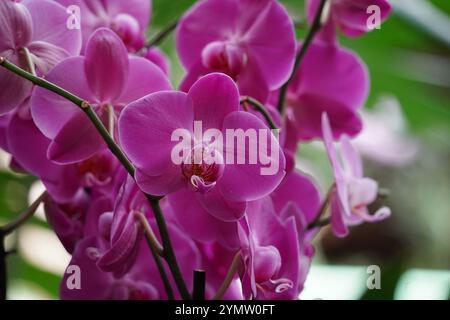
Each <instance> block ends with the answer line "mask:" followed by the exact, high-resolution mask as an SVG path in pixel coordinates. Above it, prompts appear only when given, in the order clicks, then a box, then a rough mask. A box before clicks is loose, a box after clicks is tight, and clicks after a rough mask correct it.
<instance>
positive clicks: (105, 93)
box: [84, 28, 129, 102]
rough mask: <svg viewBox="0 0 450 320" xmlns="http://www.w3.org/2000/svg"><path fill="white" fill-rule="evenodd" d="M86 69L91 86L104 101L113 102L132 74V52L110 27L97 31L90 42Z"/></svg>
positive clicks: (120, 93)
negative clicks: (129, 53)
mask: <svg viewBox="0 0 450 320" xmlns="http://www.w3.org/2000/svg"><path fill="white" fill-rule="evenodd" d="M85 56H86V60H85V66H84V67H85V72H86V75H87V80H88V83H89V87H90V88H91V89H92V91H93V92H94V93H95V95H96V96H97V97H98V99H99V100H100V102H112V101H114V100H116V99H117V98H118V97H120V96H121V95H122V92H123V90H124V88H125V85H126V82H127V77H128V67H129V65H128V64H129V62H128V52H127V49H126V47H125V45H124V44H123V42H122V40H121V39H120V38H119V37H118V36H117V35H116V34H115V33H114V32H113V31H111V30H110V29H107V28H100V29H98V30H97V31H95V32H94V34H93V35H92V36H91V38H90V39H89V41H88V43H87V45H86V55H85Z"/></svg>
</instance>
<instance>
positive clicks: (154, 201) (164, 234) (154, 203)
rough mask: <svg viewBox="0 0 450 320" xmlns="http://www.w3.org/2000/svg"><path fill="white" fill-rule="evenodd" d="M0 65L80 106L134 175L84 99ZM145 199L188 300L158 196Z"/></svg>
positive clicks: (9, 65)
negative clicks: (149, 205)
mask: <svg viewBox="0 0 450 320" xmlns="http://www.w3.org/2000/svg"><path fill="white" fill-rule="evenodd" d="M0 66H2V67H4V68H5V69H8V70H9V71H11V72H13V73H15V74H17V75H18V76H21V77H23V78H25V79H27V80H29V81H31V82H32V83H34V84H35V85H37V86H39V87H42V88H44V89H47V90H49V91H52V92H54V93H56V94H58V95H59V96H61V97H63V98H66V99H67V100H69V101H71V102H73V103H74V104H75V105H77V106H78V107H80V108H81V110H82V111H83V112H84V113H85V114H86V115H87V116H88V117H89V119H90V120H91V121H92V123H93V125H94V126H95V127H96V129H97V131H98V132H99V133H100V135H101V136H102V138H103V140H104V141H105V143H106V144H107V145H108V148H109V149H110V150H111V152H112V153H113V154H114V155H115V156H116V158H117V159H118V160H119V161H120V162H121V163H122V165H123V166H124V168H125V169H126V170H127V171H128V173H129V174H130V175H131V176H132V177H134V173H135V168H134V166H133V165H132V163H131V162H130V161H129V160H128V158H127V157H126V155H125V154H124V153H123V151H122V150H121V149H120V147H119V146H118V145H117V144H116V142H115V141H114V140H113V139H112V137H111V135H110V134H109V132H108V130H107V129H106V127H105V126H104V124H103V122H102V121H101V120H100V118H99V117H98V116H97V114H96V113H95V111H94V110H93V109H92V107H91V105H90V104H89V103H88V102H86V101H85V100H83V99H81V98H79V97H77V96H76V95H74V94H72V93H70V92H68V91H66V90H64V89H63V88H61V87H59V86H57V85H55V84H53V83H51V82H49V81H47V80H45V79H42V78H39V77H36V76H34V75H33V74H31V73H29V72H27V71H25V70H23V69H21V68H19V67H18V66H16V65H14V64H12V63H10V62H9V61H7V60H6V59H5V58H4V57H0ZM146 197H147V199H148V200H149V202H150V204H151V207H152V209H153V212H154V214H155V218H156V221H157V223H158V227H159V232H160V235H161V238H162V240H163V246H164V253H165V258H166V261H167V263H168V265H169V268H170V270H171V272H172V275H173V277H174V279H175V282H176V284H177V286H178V289H179V291H180V294H181V296H182V298H183V299H186V300H190V295H189V291H188V290H187V287H186V284H185V282H184V279H183V275H182V274H181V272H180V269H179V266H178V263H177V260H176V257H175V254H174V251H173V248H172V244H171V241H170V238H169V233H168V231H167V226H166V222H165V220H164V216H163V214H162V212H161V208H160V206H159V200H160V199H161V198H160V197H156V196H153V195H150V194H146Z"/></svg>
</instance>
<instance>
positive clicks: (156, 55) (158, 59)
mask: <svg viewBox="0 0 450 320" xmlns="http://www.w3.org/2000/svg"><path fill="white" fill-rule="evenodd" d="M144 58H145V59H148V60H150V61H151V62H153V63H154V64H156V65H157V66H158V67H160V68H161V70H162V71H163V72H164V73H165V74H166V75H167V76H170V60H169V57H167V55H166V54H165V53H164V52H163V51H162V50H161V49H159V48H156V47H152V48H149V49H147V51H146V52H145V54H144Z"/></svg>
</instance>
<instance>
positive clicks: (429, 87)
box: [0, 0, 450, 300]
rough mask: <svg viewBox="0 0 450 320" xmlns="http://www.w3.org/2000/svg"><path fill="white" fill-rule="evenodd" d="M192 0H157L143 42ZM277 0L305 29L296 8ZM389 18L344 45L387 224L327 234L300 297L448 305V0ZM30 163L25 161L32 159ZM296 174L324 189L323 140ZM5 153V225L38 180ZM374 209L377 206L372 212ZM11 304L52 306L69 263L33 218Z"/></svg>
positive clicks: (12, 276) (17, 258)
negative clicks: (375, 285)
mask: <svg viewBox="0 0 450 320" xmlns="http://www.w3.org/2000/svg"><path fill="white" fill-rule="evenodd" d="M194 2H195V1H193V0H172V1H167V0H153V18H152V23H151V26H150V28H149V36H152V35H154V34H156V33H157V32H158V31H159V30H161V29H162V28H163V27H164V26H166V25H168V24H170V23H171V22H173V21H174V20H176V19H177V17H179V16H180V15H181V14H182V13H183V12H184V11H185V10H186V9H187V8H189V7H190V6H191V5H192V3H194ZM281 2H283V3H284V4H285V5H286V7H287V8H288V10H289V11H290V13H291V15H292V17H293V19H294V21H295V22H296V26H297V31H298V36H299V37H301V36H303V35H304V33H305V30H306V23H305V16H304V10H303V8H304V5H303V1H299V0H286V1H281ZM390 2H391V3H392V4H393V6H394V12H393V14H392V16H391V17H390V19H389V20H388V21H387V22H386V23H384V24H383V25H382V27H381V30H375V31H374V32H372V33H370V34H368V35H366V36H364V37H360V38H356V39H346V38H341V39H340V42H341V45H342V46H345V47H348V48H350V49H352V50H354V51H356V52H357V53H358V54H359V55H360V56H361V58H362V59H363V60H364V61H365V62H366V64H367V65H368V68H369V70H370V75H371V81H372V88H371V94H370V97H369V99H368V101H367V106H366V110H365V111H364V114H363V117H364V119H365V124H366V127H365V130H364V132H363V134H362V135H361V136H360V137H359V138H358V139H357V140H356V141H355V143H356V144H357V146H358V148H359V150H360V152H361V153H362V154H363V156H364V158H365V167H366V168H365V169H366V175H367V176H370V177H373V178H374V179H376V180H377V181H379V183H380V186H381V187H383V188H385V189H387V190H389V195H388V197H387V198H386V199H383V200H382V202H383V203H384V204H386V205H388V206H389V207H391V209H392V211H393V216H392V218H391V219H389V220H388V221H385V222H383V223H378V224H373V225H370V224H366V225H363V226H360V227H357V228H354V229H352V232H351V234H350V236H349V237H348V238H345V239H337V238H335V237H334V236H333V235H332V234H331V232H329V230H327V229H324V230H323V231H322V233H321V235H320V237H319V238H318V239H317V241H316V247H317V256H316V259H315V261H314V265H313V267H312V270H311V274H310V277H309V278H308V281H307V283H306V289H305V291H304V292H303V293H302V295H301V298H303V299H445V300H447V299H450V105H449V102H450V1H448V0H408V1H406V0H391V1H390ZM161 47H162V49H163V50H164V51H165V52H166V53H167V54H168V55H169V57H170V60H171V62H172V78H173V79H172V80H173V82H174V84H175V85H177V84H178V83H179V82H180V80H181V78H182V76H183V70H182V68H181V66H180V65H179V63H178V62H177V56H176V52H175V49H174V39H173V36H171V37H169V38H167V39H166V40H165V42H164V43H163V44H162V46H161ZM30 156H32V155H30ZM298 157H299V169H302V170H303V171H305V172H307V173H311V174H312V175H314V177H315V178H316V179H317V180H318V183H319V185H320V186H321V188H322V191H324V190H327V188H328V186H329V185H330V183H331V173H330V168H329V164H328V162H327V158H326V156H325V154H324V151H323V148H322V147H321V145H320V143H319V144H317V143H311V144H308V145H303V146H302V147H301V148H300V152H299V155H298ZM8 164H9V157H8V155H7V154H4V153H1V151H0V224H1V225H3V224H5V223H6V222H8V221H10V220H11V219H13V218H14V217H15V216H17V215H18V214H20V212H22V211H23V210H24V209H25V208H27V207H28V204H29V203H31V202H32V201H33V200H34V199H35V198H37V197H38V196H39V194H40V193H41V191H42V186H41V185H40V184H39V183H38V182H36V181H35V179H34V178H33V177H29V176H23V175H17V174H14V173H12V172H11V171H10V170H9V169H8ZM379 205H380V203H377V204H375V207H377V206H379ZM7 248H9V249H13V250H16V251H17V252H16V253H14V254H12V255H11V256H9V257H8V271H9V274H8V276H9V288H8V289H9V291H8V297H9V298H10V299H57V297H58V287H59V281H60V279H61V275H62V273H63V272H64V269H65V267H66V265H67V263H68V261H69V260H70V257H69V256H68V255H67V253H65V251H64V249H63V248H62V246H61V245H60V244H59V241H58V239H57V238H56V236H55V235H54V234H53V233H52V231H51V230H50V229H49V228H48V226H47V224H46V222H45V218H44V215H43V213H42V211H41V212H39V213H38V214H37V215H36V217H35V218H33V220H31V221H30V222H29V223H28V224H27V225H25V226H24V227H22V228H21V229H20V230H19V231H18V232H16V233H15V234H14V235H12V236H11V237H9V238H7ZM372 265H376V266H379V267H380V270H381V289H380V290H368V289H367V285H366V282H367V279H368V277H369V276H370V274H368V273H367V272H368V271H367V268H368V267H369V266H372Z"/></svg>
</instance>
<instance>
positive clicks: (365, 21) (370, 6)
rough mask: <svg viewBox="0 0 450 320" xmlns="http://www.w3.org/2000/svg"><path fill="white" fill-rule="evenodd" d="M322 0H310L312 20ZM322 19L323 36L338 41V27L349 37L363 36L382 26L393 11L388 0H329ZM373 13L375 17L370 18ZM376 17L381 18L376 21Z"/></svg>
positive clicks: (309, 8) (309, 17)
mask: <svg viewBox="0 0 450 320" xmlns="http://www.w3.org/2000/svg"><path fill="white" fill-rule="evenodd" d="M319 3H320V0H308V1H307V2H306V10H307V13H308V20H310V21H312V20H313V19H314V17H315V15H316V13H317V10H318V8H319ZM326 6H327V8H326V10H325V11H324V15H323V18H322V21H324V24H325V25H324V27H323V28H322V31H321V32H320V33H321V38H322V39H325V40H327V41H331V42H335V41H336V29H337V28H339V29H340V30H341V31H342V33H343V34H344V35H346V36H348V37H357V36H361V35H363V34H365V33H367V32H370V31H372V30H373V28H374V27H377V28H378V27H380V24H381V23H382V22H384V21H385V20H386V19H387V17H388V16H389V14H390V12H391V5H390V4H389V2H388V0H329V1H328V2H327V3H326ZM372 15H373V17H374V18H373V19H370V18H371V16H372ZM375 19H379V21H376V20H375Z"/></svg>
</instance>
